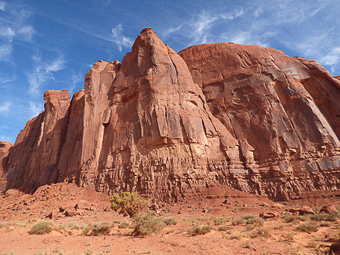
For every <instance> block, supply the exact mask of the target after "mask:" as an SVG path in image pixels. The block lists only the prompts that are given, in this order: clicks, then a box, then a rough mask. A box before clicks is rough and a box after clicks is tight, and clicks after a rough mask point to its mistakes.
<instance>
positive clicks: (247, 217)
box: [242, 215, 256, 220]
mask: <svg viewBox="0 0 340 255" xmlns="http://www.w3.org/2000/svg"><path fill="white" fill-rule="evenodd" d="M254 218H256V216H254V215H243V216H242V220H250V219H254Z"/></svg>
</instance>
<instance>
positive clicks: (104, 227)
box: [83, 223, 111, 236]
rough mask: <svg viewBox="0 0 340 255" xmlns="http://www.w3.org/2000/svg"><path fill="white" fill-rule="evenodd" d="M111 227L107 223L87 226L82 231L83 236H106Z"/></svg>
mask: <svg viewBox="0 0 340 255" xmlns="http://www.w3.org/2000/svg"><path fill="white" fill-rule="evenodd" d="M110 230H111V225H110V224H108V223H98V224H88V225H87V226H86V227H85V228H84V229H83V234H84V235H93V236H98V235H107V234H109V233H110Z"/></svg>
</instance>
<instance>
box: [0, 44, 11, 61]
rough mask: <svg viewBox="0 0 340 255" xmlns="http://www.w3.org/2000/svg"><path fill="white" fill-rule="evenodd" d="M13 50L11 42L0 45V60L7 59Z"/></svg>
mask: <svg viewBox="0 0 340 255" xmlns="http://www.w3.org/2000/svg"><path fill="white" fill-rule="evenodd" d="M12 51H13V48H12V44H10V43H4V44H1V45H0V61H8V60H9V57H10V56H11V54H12Z"/></svg>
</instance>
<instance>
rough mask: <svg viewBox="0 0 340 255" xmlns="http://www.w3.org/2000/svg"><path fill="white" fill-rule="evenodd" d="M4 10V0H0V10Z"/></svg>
mask: <svg viewBox="0 0 340 255" xmlns="http://www.w3.org/2000/svg"><path fill="white" fill-rule="evenodd" d="M5 10H6V2H3V1H0V11H5Z"/></svg>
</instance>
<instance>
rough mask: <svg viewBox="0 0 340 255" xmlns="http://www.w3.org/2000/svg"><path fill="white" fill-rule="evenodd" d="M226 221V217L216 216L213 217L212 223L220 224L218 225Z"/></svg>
mask: <svg viewBox="0 0 340 255" xmlns="http://www.w3.org/2000/svg"><path fill="white" fill-rule="evenodd" d="M227 221H228V220H227V219H226V218H224V217H221V218H216V219H214V224H215V225H216V226H220V225H223V224H225V223H226V222H227Z"/></svg>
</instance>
